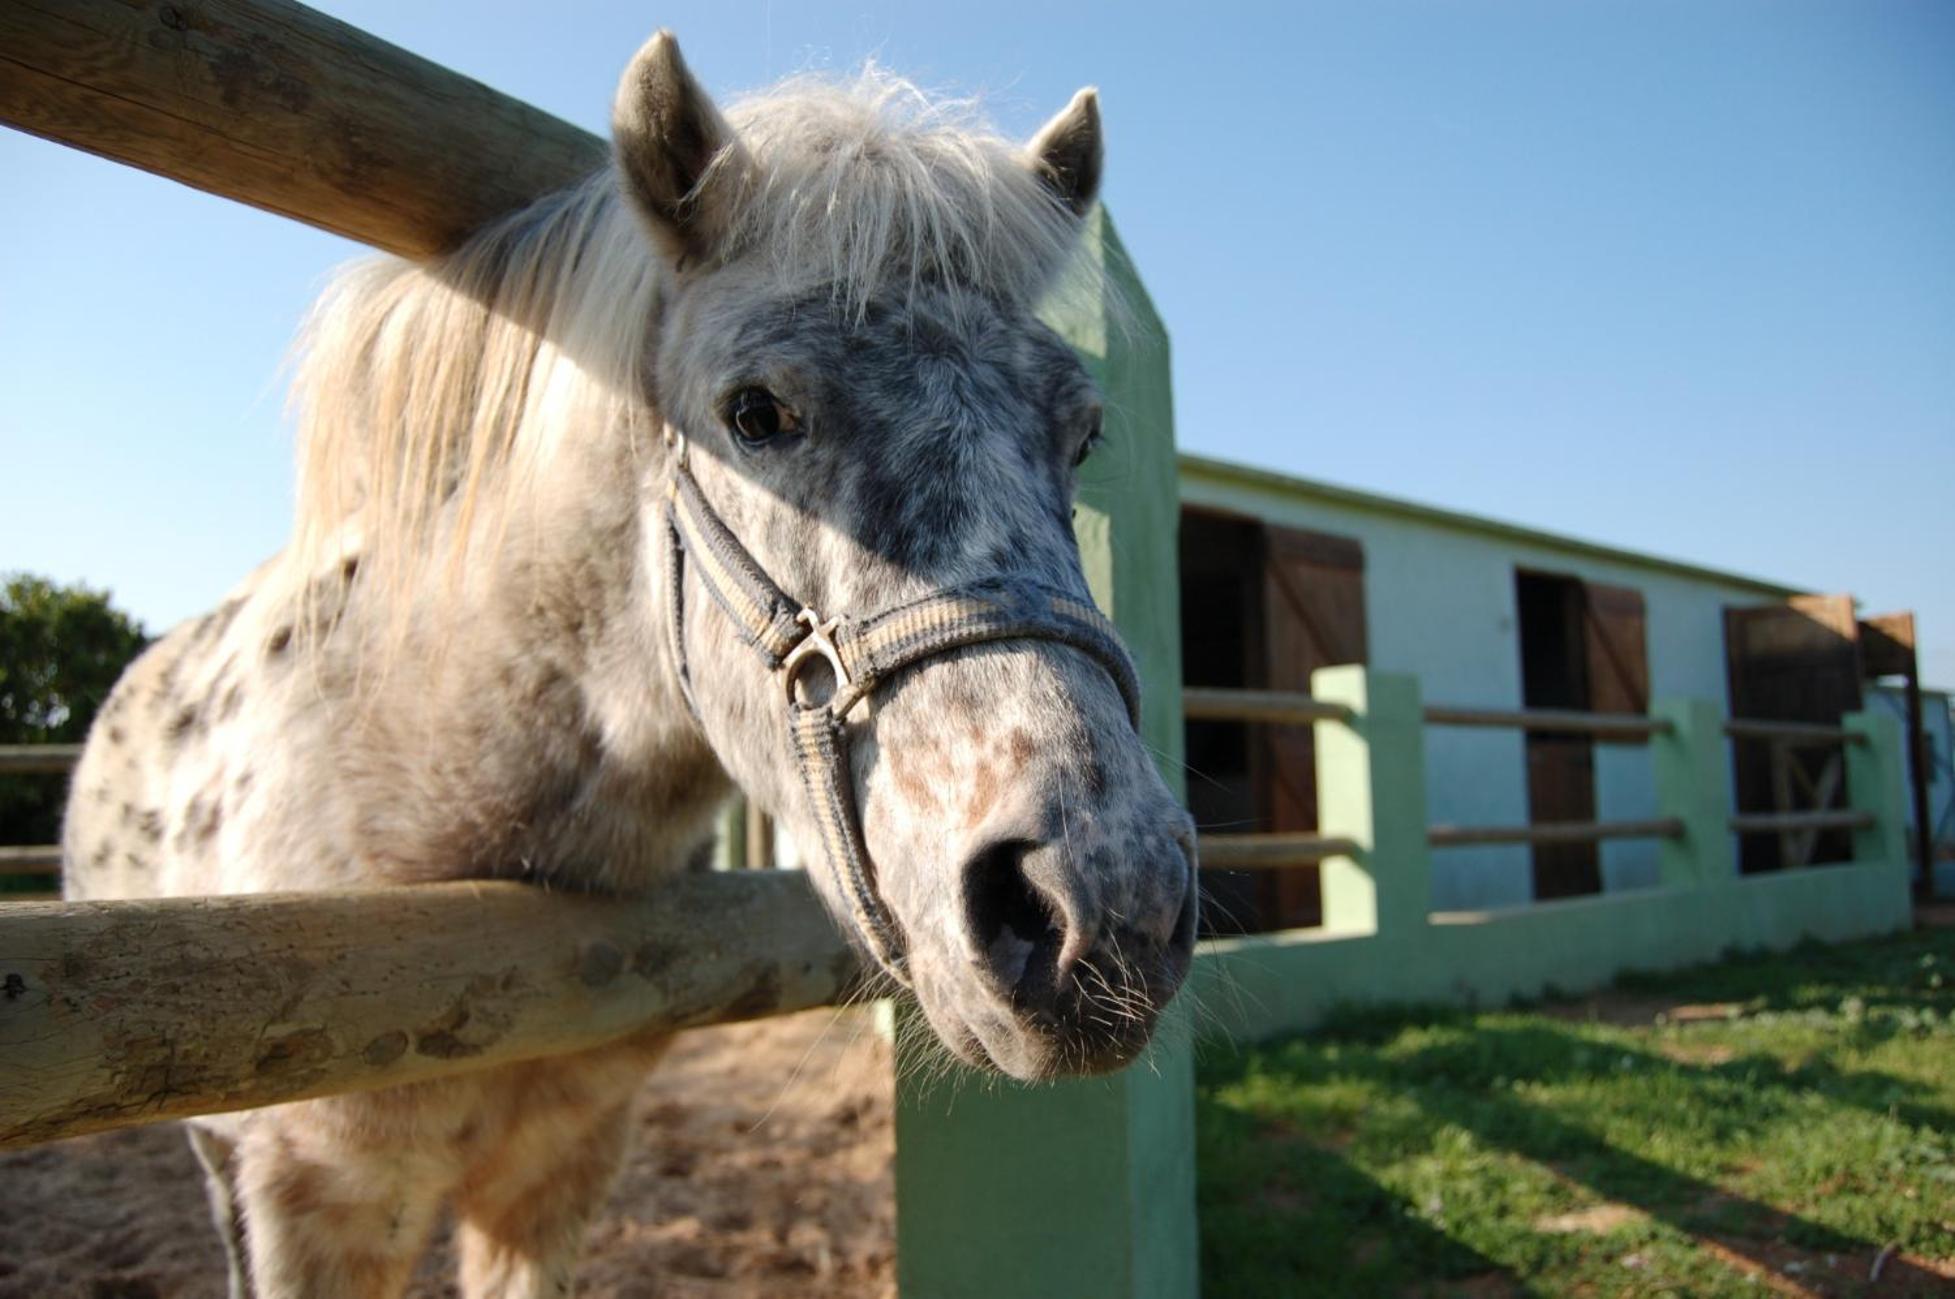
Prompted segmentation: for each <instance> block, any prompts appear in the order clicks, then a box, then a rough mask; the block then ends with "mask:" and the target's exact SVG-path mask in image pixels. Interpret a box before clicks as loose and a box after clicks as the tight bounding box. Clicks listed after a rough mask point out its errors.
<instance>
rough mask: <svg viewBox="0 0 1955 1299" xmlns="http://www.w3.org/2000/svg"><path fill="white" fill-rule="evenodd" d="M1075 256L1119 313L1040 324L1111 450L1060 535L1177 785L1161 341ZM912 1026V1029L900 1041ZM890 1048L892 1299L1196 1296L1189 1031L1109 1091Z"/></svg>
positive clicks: (1128, 285)
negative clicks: (1084, 385) (1114, 640)
mask: <svg viewBox="0 0 1955 1299" xmlns="http://www.w3.org/2000/svg"><path fill="white" fill-rule="evenodd" d="M1087 240H1088V245H1089V247H1088V254H1089V255H1090V256H1092V257H1094V258H1096V259H1099V261H1100V263H1101V265H1102V266H1103V267H1104V268H1105V269H1106V271H1107V273H1108V275H1109V277H1110V278H1111V279H1113V281H1114V282H1115V285H1116V286H1117V288H1118V290H1119V291H1120V292H1121V294H1122V296H1123V297H1124V298H1125V299H1126V300H1127V302H1128V304H1129V308H1130V314H1131V319H1130V320H1129V321H1127V322H1126V323H1125V325H1124V326H1123V324H1122V322H1121V320H1120V313H1119V312H1118V311H1116V310H1113V309H1112V308H1111V305H1110V304H1109V303H1108V302H1107V301H1105V300H1104V299H1102V300H1098V301H1094V302H1065V301H1062V302H1061V303H1059V304H1056V305H1055V306H1054V307H1053V308H1052V309H1051V310H1049V312H1048V320H1049V321H1050V323H1051V324H1052V325H1053V326H1054V327H1055V328H1056V329H1058V330H1059V332H1060V333H1061V334H1063V335H1064V336H1065V337H1066V339H1067V340H1068V341H1069V342H1071V343H1072V344H1073V346H1074V347H1075V348H1077V349H1078V350H1079V351H1080V353H1081V354H1082V355H1083V356H1084V357H1085V358H1086V360H1087V363H1088V365H1089V366H1090V368H1091V369H1092V370H1093V372H1094V376H1095V378H1097V379H1098V380H1099V383H1100V386H1101V388H1102V390H1103V391H1104V393H1105V395H1106V398H1107V426H1108V434H1109V437H1108V445H1107V449H1106V450H1105V451H1103V452H1102V453H1101V458H1100V459H1099V460H1098V461H1096V462H1095V467H1089V468H1088V469H1087V470H1086V471H1085V473H1084V479H1085V484H1086V485H1085V486H1084V487H1083V489H1082V491H1081V494H1080V497H1081V498H1080V505H1079V511H1078V515H1077V519H1076V526H1077V530H1078V534H1079V540H1080V551H1081V555H1082V557H1083V558H1084V560H1085V564H1086V574H1087V580H1088V581H1089V582H1090V583H1091V585H1092V587H1093V594H1094V596H1095V598H1096V599H1098V600H1099V602H1100V603H1101V605H1102V606H1103V607H1104V608H1105V609H1106V611H1107V612H1108V613H1109V614H1110V615H1112V617H1113V619H1114V621H1115V622H1117V623H1118V624H1119V626H1120V631H1121V633H1122V635H1124V636H1125V637H1126V640H1127V644H1128V646H1129V647H1130V648H1131V649H1132V651H1133V653H1134V656H1135V658H1136V660H1137V661H1138V663H1139V665H1140V672H1141V680H1142V689H1143V706H1142V714H1143V727H1144V730H1145V732H1146V739H1147V743H1148V744H1149V745H1150V746H1152V748H1153V749H1154V751H1155V752H1156V753H1157V754H1159V755H1161V757H1160V760H1161V764H1162V774H1163V775H1164V776H1165V777H1166V778H1167V780H1168V783H1169V785H1170V786H1171V787H1173V788H1174V789H1175V790H1176V791H1177V792H1179V791H1180V790H1181V788H1182V780H1181V762H1180V759H1181V752H1182V733H1181V685H1180V682H1181V649H1180V635H1179V607H1178V591H1177V582H1176V555H1175V533H1176V522H1177V519H1178V516H1179V507H1178V501H1177V498H1178V490H1177V486H1176V465H1175V451H1174V414H1173V402H1172V397H1171V394H1170V391H1169V382H1168V340H1167V334H1166V331H1165V330H1164V329H1163V328H1162V325H1161V321H1160V319H1159V317H1158V316H1156V315H1155V314H1154V311H1153V307H1152V305H1151V304H1150V303H1149V302H1148V300H1147V295H1146V291H1145V290H1144V289H1143V288H1142V287H1141V284H1140V281H1139V279H1138V277H1136V276H1135V275H1134V273H1133V270H1132V267H1131V266H1130V264H1129V263H1128V261H1127V257H1126V253H1125V250H1124V249H1123V248H1122V247H1121V245H1120V241H1119V238H1118V237H1117V236H1116V235H1115V234H1114V231H1113V226H1112V223H1111V222H1110V221H1109V220H1108V219H1107V217H1106V215H1105V214H1104V212H1100V213H1096V214H1095V215H1094V216H1093V217H1092V218H1091V220H1090V226H1089V230H1088V232H1087ZM910 1027H911V1028H920V1026H916V1025H911V1026H910ZM917 1036H918V1034H917V1033H915V1032H911V1031H907V1030H906V1031H902V1032H899V1034H898V1046H897V1050H898V1069H899V1080H898V1085H897V1108H896V1201H897V1251H898V1263H897V1275H898V1284H899V1286H900V1288H901V1290H902V1293H903V1294H904V1295H905V1296H915V1297H917V1299H937V1297H938V1296H960V1295H972V1296H978V1295H982V1296H985V1297H986V1299H1001V1297H1004V1296H1018V1295H1026V1296H1034V1295H1036V1296H1047V1295H1050V1296H1059V1295H1064V1296H1066V1297H1067V1299H1100V1297H1102V1296H1104V1297H1105V1299H1114V1297H1115V1296H1119V1297H1120V1299H1139V1297H1141V1296H1145V1297H1146V1299H1180V1297H1183V1296H1193V1295H1194V1294H1195V1293H1196V1292H1197V1290H1198V1286H1199V1283H1198V1277H1197V1274H1196V1247H1197V1245H1196V1235H1195V1193H1194V1173H1195V1162H1194V1074H1193V1067H1192V1057H1191V1051H1190V1044H1189V1032H1188V1024H1187V1018H1186V1016H1185V1015H1184V1014H1181V1013H1179V1012H1177V1013H1174V1014H1171V1015H1170V1016H1169V1020H1168V1022H1166V1023H1164V1024H1163V1025H1162V1027H1161V1029H1160V1032H1159V1033H1158V1034H1157V1036H1156V1039H1155V1045H1154V1046H1153V1048H1152V1050H1151V1052H1150V1055H1149V1057H1148V1059H1147V1060H1146V1061H1144V1062H1143V1063H1141V1064H1137V1065H1135V1066H1134V1067H1132V1068H1130V1069H1127V1070H1124V1071H1123V1072H1121V1073H1119V1074H1116V1075H1114V1076H1112V1077H1110V1078H1096V1079H1091V1080H1086V1081H1080V1082H1069V1083H1062V1084H1058V1085H1055V1086H1049V1087H1035V1088H1026V1087H1018V1086H1012V1085H997V1084H992V1083H986V1082H980V1081H975V1080H970V1079H963V1080H958V1079H952V1080H949V1081H947V1082H940V1083H936V1084H932V1083H930V1082H928V1081H926V1080H922V1079H918V1078H916V1077H914V1076H905V1075H906V1074H908V1072H909V1070H908V1069H906V1068H905V1066H906V1065H912V1064H914V1062H913V1061H910V1060H906V1059H905V1058H904V1057H905V1056H906V1055H907V1054H908V1052H909V1050H910V1048H909V1046H908V1045H907V1044H908V1043H909V1042H911V1041H914V1040H916V1039H917Z"/></svg>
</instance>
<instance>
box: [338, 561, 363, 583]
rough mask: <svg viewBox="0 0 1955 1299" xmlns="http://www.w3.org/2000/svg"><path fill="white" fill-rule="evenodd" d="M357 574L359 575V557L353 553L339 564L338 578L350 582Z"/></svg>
mask: <svg viewBox="0 0 1955 1299" xmlns="http://www.w3.org/2000/svg"><path fill="white" fill-rule="evenodd" d="M359 575H360V557H359V556H358V555H354V556H353V557H352V558H350V559H348V560H347V561H346V562H345V563H343V564H341V565H340V566H339V580H340V581H342V582H348V583H350V582H352V580H353V579H354V578H356V577H358V576H359Z"/></svg>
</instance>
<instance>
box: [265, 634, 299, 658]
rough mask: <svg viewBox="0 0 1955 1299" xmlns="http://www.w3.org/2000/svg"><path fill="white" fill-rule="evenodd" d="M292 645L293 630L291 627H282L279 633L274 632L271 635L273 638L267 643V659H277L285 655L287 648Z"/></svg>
mask: <svg viewBox="0 0 1955 1299" xmlns="http://www.w3.org/2000/svg"><path fill="white" fill-rule="evenodd" d="M291 643H292V629H291V628H290V627H280V628H279V629H278V630H277V631H275V632H273V633H272V634H271V638H270V639H268V640H267V641H266V642H265V657H266V658H275V657H276V656H278V655H280V654H283V653H284V652H285V651H286V648H287V647H288V646H290V645H291Z"/></svg>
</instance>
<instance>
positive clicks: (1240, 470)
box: [1180, 451, 1806, 599]
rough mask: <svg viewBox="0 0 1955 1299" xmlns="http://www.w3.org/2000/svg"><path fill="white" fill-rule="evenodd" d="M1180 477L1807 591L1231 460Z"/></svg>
mask: <svg viewBox="0 0 1955 1299" xmlns="http://www.w3.org/2000/svg"><path fill="white" fill-rule="evenodd" d="M1180 461H1181V473H1182V476H1183V477H1184V478H1185V477H1187V476H1188V475H1189V474H1191V473H1192V474H1194V475H1196V476H1198V477H1205V478H1209V479H1221V480H1234V481H1235V482H1237V483H1240V484H1243V485H1244V486H1249V487H1260V488H1263V489H1265V490H1267V491H1274V492H1283V493H1288V494H1292V495H1302V496H1312V497H1316V498H1317V499H1319V500H1323V501H1329V502H1332V503H1334V504H1337V505H1344V506H1349V507H1351V508H1353V509H1360V510H1371V511H1373V512H1376V513H1379V514H1396V515H1399V516H1401V517H1404V518H1408V519H1413V520H1416V521H1418V522H1420V523H1427V524H1432V525H1435V526H1438V527H1444V528H1453V529H1460V530H1465V531H1468V532H1477V533H1481V534H1482V535H1485V536H1490V537H1499V538H1501V539H1503V540H1506V541H1524V542H1527V543H1529V544H1530V545H1536V546H1547V547H1550V548H1552V549H1555V550H1561V551H1566V552H1568V553H1569V554H1574V555H1585V556H1588V557H1589V558H1592V559H1606V560H1611V561H1613V562H1615V563H1619V564H1633V565H1635V566H1636V567H1638V568H1650V569H1656V570H1658V571H1660V572H1665V573H1673V574H1676V575H1677V576H1679V577H1689V578H1695V579H1697V580H1699V581H1706V580H1708V581H1714V582H1719V583H1722V584H1724V585H1728V586H1743V587H1749V588H1751V589H1752V590H1754V591H1756V592H1758V593H1759V594H1760V595H1765V596H1771V597H1775V598H1779V599H1783V598H1784V597H1786V596H1790V595H1799V594H1801V593H1802V592H1803V591H1804V590H1805V589H1806V588H1802V587H1796V586H1785V585H1782V584H1781V583H1778V582H1768V581H1766V580H1765V579H1763V578H1758V577H1750V576H1748V575H1746V574H1744V573H1728V572H1725V571H1723V570H1722V569H1716V568H1707V567H1705V566H1704V565H1702V564H1692V563H1688V562H1686V561H1684V560H1681V559H1668V558H1665V557H1664V556H1662V555H1648V554H1644V553H1642V552H1641V551H1635V550H1624V549H1622V548H1621V547H1619V546H1606V545H1603V544H1602V543H1601V542H1599V541H1584V540H1582V539H1581V538H1579V537H1566V536H1562V535H1561V534H1559V533H1554V532H1544V531H1542V530H1541V529H1539V528H1530V527H1526V526H1524V525H1522V524H1518V523H1507V522H1504V521H1502V520H1500V519H1488V518H1482V517H1480V516H1479V515H1476V514H1464V513H1461V512H1459V511H1457V510H1448V509H1442V508H1440V507H1439V506H1436V505H1420V504H1418V503H1416V502H1413V501H1405V500H1399V499H1398V498H1396V497H1392V496H1379V495H1377V494H1375V493H1373V492H1362V491H1359V490H1357V489H1356V488H1354V487H1338V486H1335V485H1333V484H1331V483H1323V482H1317V481H1315V480H1314V479H1309V478H1296V477H1293V476H1291V475H1289V474H1282V473H1278V472H1276V471H1275V470H1273V469H1259V468H1257V467H1255V466H1253V465H1243V464H1237V463H1235V462H1234V461H1232V460H1215V459H1211V458H1210V457H1208V456H1198V455H1191V454H1189V453H1188V452H1185V451H1184V452H1182V453H1181V455H1180Z"/></svg>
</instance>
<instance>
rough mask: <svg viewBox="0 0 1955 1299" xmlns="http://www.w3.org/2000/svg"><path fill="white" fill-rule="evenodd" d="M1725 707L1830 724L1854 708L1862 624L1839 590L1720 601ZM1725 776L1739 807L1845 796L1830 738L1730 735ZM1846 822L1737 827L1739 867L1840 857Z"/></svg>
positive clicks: (1815, 802)
mask: <svg viewBox="0 0 1955 1299" xmlns="http://www.w3.org/2000/svg"><path fill="white" fill-rule="evenodd" d="M1724 655H1725V669H1726V673H1727V677H1728V683H1729V688H1730V696H1731V716H1733V717H1743V718H1756V719H1760V720H1764V721H1773V722H1812V723H1817V724H1820V725H1825V726H1837V725H1839V723H1840V718H1841V717H1842V716H1844V715H1845V714H1847V713H1849V712H1853V711H1856V710H1857V709H1859V707H1860V704H1861V681H1862V678H1863V666H1862V663H1861V655H1860V624H1859V621H1858V620H1857V619H1856V618H1855V617H1854V613H1853V598H1852V597H1851V596H1847V595H1801V596H1794V597H1793V598H1792V599H1790V600H1787V601H1786V602H1785V603H1783V604H1768V605H1758V606H1753V607H1746V608H1727V609H1725V611H1724ZM1731 764H1732V782H1733V786H1734V791H1735V793H1736V796H1737V806H1738V810H1739V811H1740V812H1798V811H1810V810H1821V809H1827V808H1843V807H1845V806H1846V755H1845V753H1844V752H1843V750H1842V747H1841V746H1840V745H1838V744H1824V745H1813V744H1807V743H1802V742H1788V741H1785V740H1756V739H1743V740H1735V741H1733V742H1732V745H1731ZM1852 854H1853V843H1852V838H1851V836H1850V835H1848V834H1847V833H1846V832H1845V831H1839V830H1834V831H1827V832H1823V833H1822V832H1817V831H1811V830H1800V831H1789V832H1786V833H1782V834H1752V835H1745V836H1743V837H1742V838H1741V839H1740V840H1739V844H1738V863H1739V868H1740V869H1741V870H1743V871H1746V872H1755V871H1769V870H1779V869H1781V868H1784V867H1787V866H1809V865H1812V864H1813V863H1815V862H1823V861H1844V860H1846V859H1847V858H1849V857H1851V856H1852Z"/></svg>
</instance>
